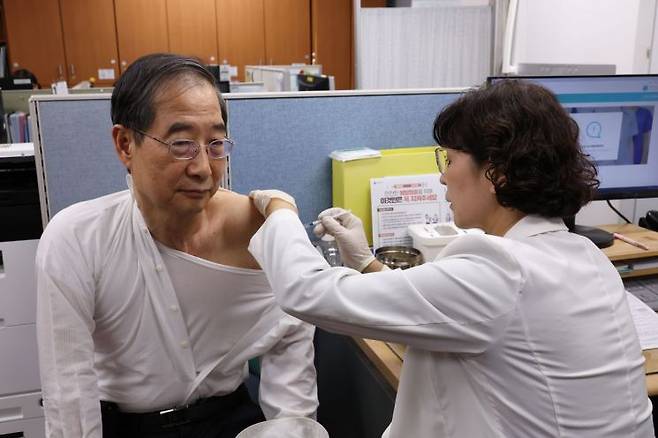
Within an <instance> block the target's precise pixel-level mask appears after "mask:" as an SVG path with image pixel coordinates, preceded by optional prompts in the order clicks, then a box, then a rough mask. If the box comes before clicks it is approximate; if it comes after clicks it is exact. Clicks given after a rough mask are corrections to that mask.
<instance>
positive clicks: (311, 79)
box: [297, 73, 330, 91]
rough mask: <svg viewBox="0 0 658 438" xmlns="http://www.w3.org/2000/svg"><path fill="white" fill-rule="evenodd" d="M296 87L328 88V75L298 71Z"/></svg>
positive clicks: (306, 89) (307, 89)
mask: <svg viewBox="0 0 658 438" xmlns="http://www.w3.org/2000/svg"><path fill="white" fill-rule="evenodd" d="M297 89H298V90H299V91H322V90H329V89H330V83H329V76H325V75H312V74H307V73H299V74H298V75H297Z"/></svg>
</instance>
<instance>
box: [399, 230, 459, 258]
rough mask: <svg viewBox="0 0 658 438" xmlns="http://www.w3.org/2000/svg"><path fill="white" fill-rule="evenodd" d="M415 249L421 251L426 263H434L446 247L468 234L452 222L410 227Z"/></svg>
mask: <svg viewBox="0 0 658 438" xmlns="http://www.w3.org/2000/svg"><path fill="white" fill-rule="evenodd" d="M407 229H408V231H409V235H410V236H411V238H412V239H413V242H414V248H417V249H419V250H420V252H421V254H423V258H424V259H425V261H426V262H431V261H433V260H434V259H435V258H436V256H437V255H438V254H439V252H441V250H442V249H443V247H444V246H446V245H447V244H449V243H450V242H452V241H453V240H455V239H456V238H458V237H460V236H463V235H465V234H466V231H464V230H462V229H461V228H457V227H456V226H455V224H454V223H452V222H442V223H438V224H427V225H425V224H418V225H409V226H408V228H407Z"/></svg>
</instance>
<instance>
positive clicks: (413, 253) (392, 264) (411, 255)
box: [375, 246, 423, 269]
mask: <svg viewBox="0 0 658 438" xmlns="http://www.w3.org/2000/svg"><path fill="white" fill-rule="evenodd" d="M375 258H376V259H377V260H379V261H380V262H382V263H383V264H385V265H386V266H388V267H389V268H391V269H397V268H400V269H407V268H411V267H412V266H418V265H421V264H422V263H423V255H422V254H421V253H420V251H419V250H417V249H416V248H412V247H410V246H382V247H380V248H377V249H376V250H375Z"/></svg>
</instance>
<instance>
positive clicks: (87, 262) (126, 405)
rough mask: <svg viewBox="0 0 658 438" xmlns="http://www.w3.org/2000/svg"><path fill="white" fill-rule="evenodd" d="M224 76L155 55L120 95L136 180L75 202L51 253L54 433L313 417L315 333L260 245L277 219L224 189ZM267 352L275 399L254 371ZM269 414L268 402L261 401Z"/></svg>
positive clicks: (42, 268) (122, 432) (50, 412)
mask: <svg viewBox="0 0 658 438" xmlns="http://www.w3.org/2000/svg"><path fill="white" fill-rule="evenodd" d="M215 85H216V84H215V80H214V78H213V76H212V75H211V74H210V73H209V72H208V71H207V70H206V69H205V68H204V67H203V66H202V65H200V64H199V63H198V61H196V60H194V59H190V58H185V57H181V56H177V55H171V54H155V55H149V56H146V57H143V58H141V59H139V60H137V61H135V63H133V64H132V65H131V66H130V67H129V68H128V70H127V71H126V72H125V73H124V74H123V75H122V77H121V78H120V79H119V81H118V83H117V84H116V88H115V89H114V93H113V95H112V121H113V123H114V126H113V128H112V137H113V140H114V145H115V148H116V152H117V154H118V156H119V159H120V160H121V161H122V163H123V164H124V165H125V167H126V169H127V171H128V175H127V183H128V187H129V190H125V191H122V192H118V193H113V194H110V195H107V196H104V197H101V198H98V199H94V200H91V201H87V202H82V203H79V204H76V205H73V206H71V207H69V208H67V209H65V210H62V211H61V212H59V213H58V214H57V215H56V216H55V217H54V218H53V219H52V220H51V222H50V223H49V224H48V226H47V228H46V230H45V232H44V234H43V237H42V239H41V241H40V244H39V249H38V253H37V282H38V283H37V284H38V318H37V319H38V338H39V356H40V366H41V374H42V376H41V377H42V386H43V394H44V407H45V410H46V428H47V432H48V436H49V437H101V436H103V437H105V438H108V437H122V438H125V437H140V438H143V437H174V436H175V437H194V438H203V437H235V436H236V434H237V433H239V431H240V430H242V429H244V428H245V427H247V426H249V425H250V424H253V423H255V422H258V421H262V420H263V419H264V418H263V414H264V417H265V418H268V419H269V418H277V417H285V416H309V417H313V416H314V415H315V412H316V409H317V391H316V381H315V368H314V366H313V345H312V337H313V330H314V329H313V327H312V326H310V325H308V324H306V323H302V322H301V321H299V320H297V319H295V318H293V317H290V316H287V315H285V314H284V313H283V312H282V311H281V310H280V309H279V308H278V307H277V306H276V304H275V301H274V298H273V295H272V291H271V288H270V285H269V284H268V282H267V279H266V277H265V275H264V273H263V272H262V271H261V270H260V268H259V266H258V264H257V262H256V261H255V260H254V259H253V257H252V256H251V255H250V254H249V252H248V251H247V246H248V243H249V239H250V238H251V236H252V235H253V233H254V232H255V231H256V230H257V229H258V228H259V227H260V225H261V223H262V217H261V216H260V214H259V213H258V212H257V211H256V210H255V209H254V208H253V206H252V205H251V203H250V201H249V199H248V198H247V197H246V196H243V195H239V194H237V193H233V192H231V191H228V190H224V189H221V188H219V185H220V181H221V180H222V178H223V176H224V174H225V171H226V158H227V156H228V155H229V153H230V152H231V149H232V147H233V142H232V141H231V140H230V139H228V138H227V137H226V122H227V114H226V109H225V105H224V102H223V100H222V98H221V96H219V94H218V92H217V91H216V87H215ZM258 356H260V357H261V379H260V396H259V401H260V407H259V406H258V405H256V404H255V403H253V402H252V401H251V399H250V397H249V395H248V393H247V391H246V389H245V386H244V384H243V381H244V380H245V378H246V376H247V365H246V364H247V361H248V360H249V359H251V358H254V357H258ZM261 408H262V411H261Z"/></svg>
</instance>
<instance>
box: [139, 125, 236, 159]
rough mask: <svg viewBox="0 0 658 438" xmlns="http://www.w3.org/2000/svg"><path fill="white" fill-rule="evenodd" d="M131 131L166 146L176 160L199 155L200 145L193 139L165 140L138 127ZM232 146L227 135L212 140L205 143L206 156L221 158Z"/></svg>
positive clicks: (228, 153) (233, 143)
mask: <svg viewBox="0 0 658 438" xmlns="http://www.w3.org/2000/svg"><path fill="white" fill-rule="evenodd" d="M133 131H135V132H139V133H140V134H142V135H143V136H145V137H148V138H150V139H151V140H155V141H157V142H158V143H161V144H163V145H165V146H167V148H168V149H169V153H170V154H171V155H172V156H173V157H174V158H175V159H177V160H193V159H194V158H195V157H196V156H197V155H199V151H200V150H201V145H200V144H199V143H197V142H196V141H194V140H187V139H179V140H174V141H171V142H167V141H164V140H162V139H160V138H157V137H154V136H152V135H149V134H147V133H146V132H144V131H141V130H139V129H135V128H133ZM233 146H235V142H234V141H233V140H231V139H230V138H228V137H225V138H222V139H217V140H213V141H211V142H210V143H208V144H207V145H206V151H207V153H208V158H210V159H211V160H221V159H223V158H226V157H228V156H229V155H230V153H231V151H232V150H233Z"/></svg>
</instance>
